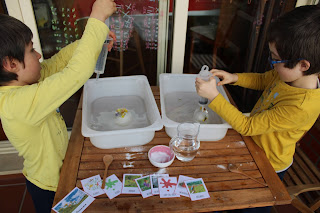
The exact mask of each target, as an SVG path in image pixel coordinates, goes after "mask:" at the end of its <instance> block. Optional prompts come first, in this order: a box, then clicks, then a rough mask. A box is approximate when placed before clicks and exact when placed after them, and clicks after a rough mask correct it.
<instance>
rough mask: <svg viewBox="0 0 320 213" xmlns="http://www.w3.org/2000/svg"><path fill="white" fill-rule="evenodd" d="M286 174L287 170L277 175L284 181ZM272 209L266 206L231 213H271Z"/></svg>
mask: <svg viewBox="0 0 320 213" xmlns="http://www.w3.org/2000/svg"><path fill="white" fill-rule="evenodd" d="M286 172H287V170H285V171H283V172H280V173H277V175H278V177H279V178H280V180H281V181H282V180H283V177H284V175H285V174H286ZM271 208H272V206H266V207H256V208H248V209H236V210H232V211H230V212H232V213H269V212H270V211H271ZM228 212H229V211H228Z"/></svg>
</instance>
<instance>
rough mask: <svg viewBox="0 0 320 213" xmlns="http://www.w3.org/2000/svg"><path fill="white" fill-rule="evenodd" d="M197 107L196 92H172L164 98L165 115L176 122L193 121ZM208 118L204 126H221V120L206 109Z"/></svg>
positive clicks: (197, 97) (197, 98)
mask: <svg viewBox="0 0 320 213" xmlns="http://www.w3.org/2000/svg"><path fill="white" fill-rule="evenodd" d="M198 107H199V96H198V94H197V93H196V92H172V93H168V94H166V96H165V108H166V115H167V117H168V118H169V119H171V120H173V121H175V122H178V123H183V122H188V121H189V122H190V121H193V115H194V111H195V109H197V108H198ZM207 110H208V113H209V116H208V121H207V122H206V124H222V120H221V118H220V117H219V116H218V115H217V114H216V113H215V112H214V111H212V110H211V109H210V108H209V107H207Z"/></svg>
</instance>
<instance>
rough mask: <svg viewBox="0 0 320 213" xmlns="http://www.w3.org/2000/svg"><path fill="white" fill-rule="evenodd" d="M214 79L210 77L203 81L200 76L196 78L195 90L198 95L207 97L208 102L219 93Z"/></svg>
mask: <svg viewBox="0 0 320 213" xmlns="http://www.w3.org/2000/svg"><path fill="white" fill-rule="evenodd" d="M216 83H217V81H216V79H215V78H214V77H211V78H210V80H209V81H204V80H202V79H201V78H196V90H197V93H198V95H200V96H201V97H204V98H207V99H208V100H209V101H210V102H211V101H212V100H213V99H215V97H217V95H219V91H218V89H217V86H216Z"/></svg>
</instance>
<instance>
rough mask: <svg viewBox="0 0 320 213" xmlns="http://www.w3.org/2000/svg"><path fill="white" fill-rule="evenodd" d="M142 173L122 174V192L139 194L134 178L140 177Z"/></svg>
mask: <svg viewBox="0 0 320 213" xmlns="http://www.w3.org/2000/svg"><path fill="white" fill-rule="evenodd" d="M141 177H142V174H123V180H122V181H123V183H122V184H123V187H122V193H123V194H140V190H139V188H138V186H137V183H136V181H135V179H137V178H141Z"/></svg>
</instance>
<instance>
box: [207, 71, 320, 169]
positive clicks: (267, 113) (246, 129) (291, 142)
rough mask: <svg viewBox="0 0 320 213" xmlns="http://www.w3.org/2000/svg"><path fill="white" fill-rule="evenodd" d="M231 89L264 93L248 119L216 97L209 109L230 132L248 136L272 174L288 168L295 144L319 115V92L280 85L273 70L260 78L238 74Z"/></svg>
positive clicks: (281, 82)
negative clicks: (253, 90)
mask: <svg viewBox="0 0 320 213" xmlns="http://www.w3.org/2000/svg"><path fill="white" fill-rule="evenodd" d="M238 77H239V79H238V81H237V82H236V84H235V85H239V86H242V87H246V88H250V89H255V90H264V92H263V94H262V95H261V97H260V99H259V100H258V102H257V103H256V105H255V106H254V108H253V110H252V112H251V114H250V117H246V116H244V115H243V114H242V113H241V112H240V111H239V110H237V109H236V108H235V107H233V106H232V105H231V104H230V103H229V102H227V101H226V99H224V98H223V96H222V95H221V94H219V95H218V96H217V97H216V98H215V99H214V100H213V101H212V102H211V103H210V104H209V107H210V108H211V109H212V110H214V111H215V112H217V113H218V114H219V115H220V116H221V117H222V118H223V119H224V120H225V121H227V122H228V123H229V124H230V125H231V126H232V128H233V129H235V130H236V131H238V132H239V133H240V134H242V135H247V136H252V139H253V140H254V141H255V143H256V144H257V145H258V146H259V147H261V148H262V149H263V150H264V151H265V153H266V155H267V157H268V159H269V160H270V162H271V164H272V166H273V168H274V169H275V171H282V170H284V169H286V168H288V167H289V166H290V165H291V163H292V161H293V154H294V152H295V145H296V142H297V141H298V140H299V139H300V138H301V137H302V136H303V134H304V133H305V132H306V131H308V130H309V129H310V128H311V127H312V125H313V124H314V123H315V121H316V119H317V118H318V116H319V113H320V107H319V106H320V89H319V88H318V89H303V88H296V87H292V86H289V85H288V84H286V83H285V82H283V81H281V80H280V78H279V75H278V73H277V72H276V71H275V70H271V71H268V72H266V73H264V74H258V73H239V74H238Z"/></svg>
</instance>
